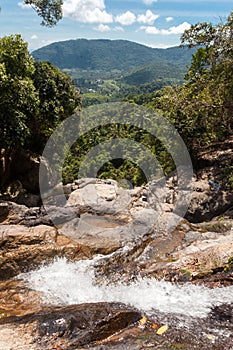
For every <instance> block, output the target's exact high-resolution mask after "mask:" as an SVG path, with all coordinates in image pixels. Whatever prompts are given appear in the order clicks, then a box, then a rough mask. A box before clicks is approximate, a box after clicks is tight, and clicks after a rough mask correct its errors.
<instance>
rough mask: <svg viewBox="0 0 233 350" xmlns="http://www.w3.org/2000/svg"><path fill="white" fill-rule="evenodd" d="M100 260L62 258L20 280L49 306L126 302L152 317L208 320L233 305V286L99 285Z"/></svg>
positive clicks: (141, 281) (144, 282)
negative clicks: (214, 309) (216, 310)
mask: <svg viewBox="0 0 233 350" xmlns="http://www.w3.org/2000/svg"><path fill="white" fill-rule="evenodd" d="M98 259H103V257H96V258H94V259H93V260H82V261H78V262H68V261H67V260H66V259H65V258H59V259H56V260H55V261H54V262H53V263H52V264H50V265H47V266H42V267H40V268H39V269H37V270H35V271H31V272H29V273H25V274H21V275H19V276H18V278H20V279H22V280H23V281H24V282H25V283H26V284H27V285H28V287H29V288H31V289H33V290H36V291H39V292H42V295H43V302H44V303H45V304H47V305H48V304H49V305H71V304H80V303H88V302H122V303H125V304H128V305H131V306H134V307H136V308H139V309H140V310H142V311H144V312H146V313H147V314H151V315H153V313H156V312H158V311H159V312H161V313H169V314H176V315H183V316H184V315H185V316H189V317H191V318H194V317H200V318H204V317H206V316H207V315H208V313H209V312H210V310H211V308H212V307H214V306H218V305H221V304H224V303H226V302H227V303H232V302H233V286H230V287H224V288H214V289H209V288H207V287H204V286H197V285H192V284H191V283H188V284H184V285H175V284H172V283H170V282H165V281H157V280H156V279H154V278H141V277H138V278H137V279H136V280H135V279H134V281H129V282H127V283H125V282H124V283H123V282H117V283H115V284H113V283H111V281H109V280H107V278H106V280H104V281H103V282H102V283H101V284H99V283H97V281H96V278H95V269H94V264H96V262H97V261H98Z"/></svg>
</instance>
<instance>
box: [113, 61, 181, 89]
mask: <svg viewBox="0 0 233 350" xmlns="http://www.w3.org/2000/svg"><path fill="white" fill-rule="evenodd" d="M184 75H185V67H179V66H175V65H173V64H169V63H167V62H166V61H165V62H164V61H161V62H153V63H150V64H147V65H144V66H140V67H137V68H134V69H133V70H132V71H130V72H128V73H126V74H124V76H123V77H122V78H121V79H120V81H121V82H123V83H125V84H128V85H139V84H147V83H152V82H153V81H155V80H156V81H158V80H162V81H170V82H172V81H173V82H175V81H176V82H182V81H183V78H184Z"/></svg>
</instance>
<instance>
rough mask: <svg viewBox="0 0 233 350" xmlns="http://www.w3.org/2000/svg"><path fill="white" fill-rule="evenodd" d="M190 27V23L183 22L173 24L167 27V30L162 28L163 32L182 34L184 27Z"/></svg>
mask: <svg viewBox="0 0 233 350" xmlns="http://www.w3.org/2000/svg"><path fill="white" fill-rule="evenodd" d="M190 27H191V24H190V23H188V22H183V23H181V24H179V25H178V26H176V27H175V26H174V27H171V28H169V29H168V30H164V29H163V30H162V31H164V34H167V35H170V34H182V33H183V32H184V31H185V30H186V29H189V28H190ZM162 34H163V33H162Z"/></svg>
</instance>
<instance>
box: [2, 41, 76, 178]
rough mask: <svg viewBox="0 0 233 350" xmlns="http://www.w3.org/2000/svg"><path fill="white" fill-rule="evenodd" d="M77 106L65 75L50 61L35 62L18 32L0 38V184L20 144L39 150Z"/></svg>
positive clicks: (68, 79) (74, 95)
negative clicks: (0, 157)
mask: <svg viewBox="0 0 233 350" xmlns="http://www.w3.org/2000/svg"><path fill="white" fill-rule="evenodd" d="M77 107H80V95H79V93H78V91H77V90H76V89H75V87H74V85H73V83H72V80H71V78H70V77H69V76H68V75H66V74H65V73H62V72H60V71H59V70H58V69H57V68H55V67H53V66H52V65H51V64H49V63H44V62H41V63H36V64H34V60H33V58H32V57H31V56H30V54H29V52H28V49H27V44H26V43H25V42H24V41H23V39H22V38H21V36H20V35H11V36H8V37H3V38H1V39H0V133H1V140H0V152H1V156H2V157H3V158H4V159H3V161H1V162H0V176H1V184H2V183H3V182H5V178H6V177H7V176H8V175H6V176H5V174H6V173H7V169H6V168H8V169H9V167H10V163H11V162H13V161H14V159H13V154H14V156H16V154H17V151H18V150H19V149H20V148H23V147H24V148H27V149H28V150H31V151H36V152H41V151H42V150H43V147H44V146H45V143H46V141H47V138H48V136H49V135H50V134H51V133H52V131H53V130H54V129H55V127H56V126H57V125H58V123H59V122H60V121H62V120H64V119H65V118H66V117H68V116H69V115H71V114H72V113H74V111H75V110H76V108H77ZM1 160H2V159H1ZM2 164H4V166H3V165H2ZM6 164H9V166H7V167H6Z"/></svg>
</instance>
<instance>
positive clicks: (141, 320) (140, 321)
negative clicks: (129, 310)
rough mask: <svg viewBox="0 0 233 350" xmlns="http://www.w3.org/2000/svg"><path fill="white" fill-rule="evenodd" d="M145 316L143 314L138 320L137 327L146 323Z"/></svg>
mask: <svg viewBox="0 0 233 350" xmlns="http://www.w3.org/2000/svg"><path fill="white" fill-rule="evenodd" d="M146 321H147V318H146V316H143V317H142V318H141V319H140V320H139V321H138V325H139V327H142V326H144V325H145V324H146Z"/></svg>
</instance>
